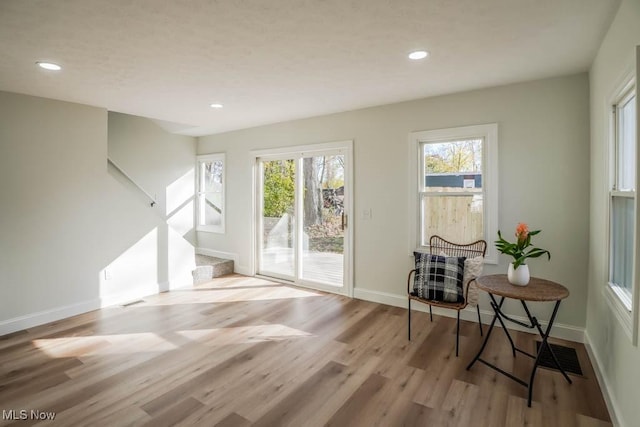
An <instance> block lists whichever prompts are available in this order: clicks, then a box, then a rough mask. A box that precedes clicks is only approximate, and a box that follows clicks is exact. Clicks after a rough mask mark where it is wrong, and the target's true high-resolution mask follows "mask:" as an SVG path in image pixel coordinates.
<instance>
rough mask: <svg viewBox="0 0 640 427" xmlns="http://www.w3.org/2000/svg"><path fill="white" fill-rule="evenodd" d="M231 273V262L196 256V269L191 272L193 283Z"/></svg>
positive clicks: (229, 260)
mask: <svg viewBox="0 0 640 427" xmlns="http://www.w3.org/2000/svg"><path fill="white" fill-rule="evenodd" d="M232 273H233V260H231V259H224V258H216V257H211V256H207V255H196V269H195V270H194V271H193V280H194V283H201V282H202V281H206V280H208V279H212V278H214V277H220V276H225V275H227V274H232Z"/></svg>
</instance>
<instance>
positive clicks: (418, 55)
mask: <svg viewBox="0 0 640 427" xmlns="http://www.w3.org/2000/svg"><path fill="white" fill-rule="evenodd" d="M427 56H429V52H427V51H426V50H416V51H414V52H411V53H410V54H409V59H424V58H426V57H427Z"/></svg>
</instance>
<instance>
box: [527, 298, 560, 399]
mask: <svg viewBox="0 0 640 427" xmlns="http://www.w3.org/2000/svg"><path fill="white" fill-rule="evenodd" d="M522 305H523V306H524V307H525V311H526V312H527V316H529V319H530V320H531V322H532V323H534V324H535V325H536V326H537V328H538V331H539V332H540V336H541V337H542V344H541V345H540V349H539V350H538V354H537V356H536V361H535V362H534V364H533V369H532V370H531V377H530V378H529V387H528V388H529V398H528V400H527V404H528V406H529V407H531V398H532V396H533V381H534V380H535V377H536V371H537V369H538V365H539V364H540V356H541V355H542V351H543V350H544V348H545V347H547V348H548V349H549V353H550V354H551V356H552V358H553V361H554V363H555V364H556V366H557V367H558V369H559V370H560V372H562V375H564V377H565V378H566V379H567V381H569V384H571V379H570V378H569V376H568V375H567V373H566V372H565V371H564V369H562V367H561V366H560V363H559V362H558V359H557V358H556V356H555V354H554V353H553V350H551V346H550V345H549V343H548V342H547V341H548V339H549V334H550V333H551V328H552V327H553V322H554V320H555V318H556V314H558V308H559V307H560V300H558V301H557V302H556V305H555V307H553V314H552V315H551V319H549V324H548V325H547V330H546V331H544V332H543V331H542V327H541V326H540V323H539V322H538V320H537V319H536V318H535V317H532V316H531V314H530V313H529V309H528V308H527V305H526V304H525V302H524V301H522Z"/></svg>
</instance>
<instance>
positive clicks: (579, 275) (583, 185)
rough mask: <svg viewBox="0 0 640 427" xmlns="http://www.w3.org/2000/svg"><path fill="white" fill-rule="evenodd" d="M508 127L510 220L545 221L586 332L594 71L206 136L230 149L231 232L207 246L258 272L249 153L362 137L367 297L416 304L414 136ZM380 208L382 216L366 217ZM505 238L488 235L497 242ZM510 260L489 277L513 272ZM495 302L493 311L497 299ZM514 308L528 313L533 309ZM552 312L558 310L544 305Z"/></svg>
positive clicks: (574, 313) (505, 213) (556, 271)
mask: <svg viewBox="0 0 640 427" xmlns="http://www.w3.org/2000/svg"><path fill="white" fill-rule="evenodd" d="M493 122H497V123H498V125H499V181H500V188H499V193H500V206H499V212H500V214H499V227H500V228H501V229H502V230H503V231H505V234H510V233H511V230H515V226H516V224H517V222H519V221H524V222H528V223H529V224H530V226H531V227H534V228H541V229H542V230H543V232H542V233H541V234H540V235H539V236H537V238H536V240H535V243H536V244H537V245H538V246H541V247H543V248H546V249H549V250H550V251H551V254H552V260H551V262H547V261H546V260H543V259H537V260H532V261H531V262H530V268H531V270H532V273H533V274H534V275H536V276H540V277H545V278H548V279H552V280H556V281H558V282H560V283H563V284H564V285H566V286H567V287H568V288H569V290H570V291H571V297H570V298H569V299H568V300H567V301H566V303H564V304H563V306H562V308H561V310H560V313H559V317H558V322H560V323H564V324H566V325H570V326H574V327H577V328H582V327H584V324H585V306H586V281H587V255H588V251H587V247H588V231H589V229H588V224H589V211H588V207H589V204H588V200H589V88H588V78H587V75H586V74H579V75H574V76H568V77H561V78H553V79H546V80H540V81H535V82H529V83H522V84H515V85H509V86H503V87H496V88H490V89H485V90H478V91H472V92H465V93H460V94H454V95H448V96H442V97H435V98H428V99H423V100H419V101H412V102H405V103H400V104H394V105H387V106H381V107H376V108H369V109H363V110H358V111H351V112H345V113H340V114H334V115H329V116H323V117H315V118H310V119H305V120H297V121H292V122H286V123H280V124H275V125H270V126H263V127H258V128H253V129H247V130H241V131H236V132H230V133H225V134H218V135H212V136H206V137H201V138H200V139H199V143H198V153H199V154H208V153H216V152H226V155H227V157H226V158H227V164H228V165H227V214H228V216H227V232H226V234H224V235H219V234H211V233H198V243H199V246H200V247H205V248H209V249H214V250H219V251H224V252H230V253H234V254H237V255H238V259H239V263H238V264H239V265H238V267H239V270H240V271H243V272H245V271H248V270H249V267H250V257H251V251H252V248H251V247H250V241H251V235H250V233H251V231H250V230H251V228H250V227H249V224H250V223H251V190H252V176H251V166H252V165H251V158H250V155H249V151H250V150H252V149H264V148H273V147H281V146H291V145H303V144H312V143H319V142H330V141H343V140H353V141H354V162H355V165H354V173H355V179H354V181H355V188H354V192H355V198H354V202H355V212H354V214H353V215H352V218H353V221H352V224H354V225H355V275H354V283H355V286H356V296H360V297H363V298H364V297H368V298H372V299H373V298H378V297H379V299H380V300H386V301H390V300H394V301H397V302H399V303H401V304H405V303H406V290H405V286H406V274H407V272H408V270H409V269H410V267H411V265H412V258H411V257H409V256H408V240H409V236H408V231H407V221H408V218H409V212H408V205H409V197H413V195H409V194H408V190H407V182H408V174H407V168H408V149H407V139H408V135H409V133H410V132H412V131H420V130H428V129H439V128H447V127H455V126H465V125H474V124H482V123H493ZM368 208H371V209H372V219H371V220H363V219H362V218H361V216H360V215H359V213H360V212H362V211H363V210H364V209H368ZM495 237H496V236H487V240H488V241H489V242H490V243H491V244H492V242H493V240H494V238H495ZM507 264H508V259H507V258H506V257H504V256H502V257H501V258H500V265H498V266H487V267H486V268H485V271H486V272H491V273H496V272H506V269H507ZM483 308H485V309H488V305H487V304H486V302H485V303H484V307H483ZM507 310H508V311H512V312H514V313H517V314H518V315H523V313H522V311H521V307H519V306H517V305H512V306H510V307H507ZM534 310H537V311H538V312H539V313H542V314H541V318H545V317H546V313H548V312H549V311H550V307H547V306H537V307H535V308H534Z"/></svg>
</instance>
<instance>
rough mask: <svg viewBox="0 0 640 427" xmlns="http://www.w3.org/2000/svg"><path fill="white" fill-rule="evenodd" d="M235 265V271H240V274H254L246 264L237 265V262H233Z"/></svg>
mask: <svg viewBox="0 0 640 427" xmlns="http://www.w3.org/2000/svg"><path fill="white" fill-rule="evenodd" d="M233 265H234V267H233V269H234V270H235V271H234V273H238V274H242V275H243V276H253V274H254V273H253V271H252V270H251V269H250V268H249V267H247V266H246V265H236V263H235V262H234V263H233Z"/></svg>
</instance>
